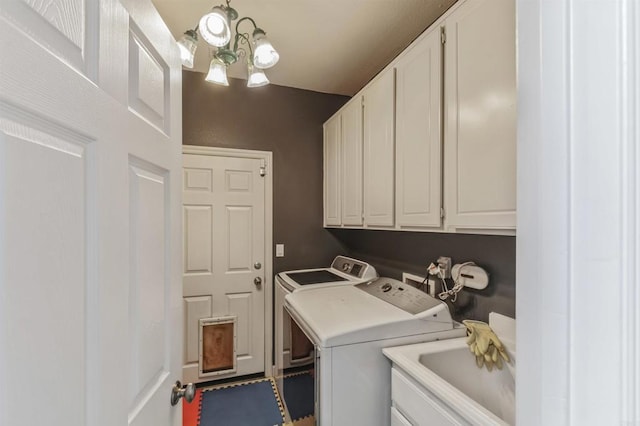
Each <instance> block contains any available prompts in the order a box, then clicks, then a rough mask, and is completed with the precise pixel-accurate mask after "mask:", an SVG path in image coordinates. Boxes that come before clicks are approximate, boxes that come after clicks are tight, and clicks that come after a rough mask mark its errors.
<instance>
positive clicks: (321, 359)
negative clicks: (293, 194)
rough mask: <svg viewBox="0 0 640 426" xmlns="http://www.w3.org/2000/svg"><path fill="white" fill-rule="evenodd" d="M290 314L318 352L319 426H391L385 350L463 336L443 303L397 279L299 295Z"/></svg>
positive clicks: (290, 300)
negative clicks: (390, 347) (383, 350)
mask: <svg viewBox="0 0 640 426" xmlns="http://www.w3.org/2000/svg"><path fill="white" fill-rule="evenodd" d="M285 309H286V310H287V311H288V312H289V314H290V315H291V317H292V319H293V320H294V321H295V322H296V323H297V324H298V326H299V327H300V328H301V329H302V331H303V332H304V333H305V334H306V335H307V337H308V338H309V339H310V340H311V342H312V343H313V345H314V353H315V357H314V358H315V359H314V362H315V365H314V369H315V371H314V380H315V395H314V398H315V401H314V402H315V418H316V424H317V425H320V426H345V425H349V426H358V425H362V426H376V425H379V426H387V425H389V424H390V407H391V365H390V362H389V360H388V359H387V358H385V356H384V355H383V354H382V348H385V347H389V346H399V345H405V344H407V345H408V344H412V343H418V342H428V341H433V340H440V339H450V338H455V337H461V336H464V335H465V329H464V326H462V325H461V324H458V323H456V322H455V321H453V320H452V318H451V315H450V312H449V308H448V307H447V305H446V304H445V303H444V302H442V301H439V300H436V299H434V298H432V297H430V296H429V295H428V294H426V293H424V292H422V291H420V290H418V289H416V288H414V287H411V286H410V285H408V284H405V283H402V282H400V281H397V280H394V279H391V278H379V279H377V280H373V281H370V282H368V283H362V284H358V285H355V286H340V287H325V288H312V289H309V290H306V289H304V290H300V291H296V292H294V293H291V294H289V295H287V296H286V297H285Z"/></svg>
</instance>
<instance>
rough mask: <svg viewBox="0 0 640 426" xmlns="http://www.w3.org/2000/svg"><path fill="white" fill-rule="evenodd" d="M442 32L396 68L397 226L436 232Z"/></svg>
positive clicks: (439, 191) (439, 187) (439, 190)
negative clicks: (425, 228)
mask: <svg viewBox="0 0 640 426" xmlns="http://www.w3.org/2000/svg"><path fill="white" fill-rule="evenodd" d="M441 85H442V43H441V41H440V28H435V29H434V30H432V32H431V34H429V35H428V36H427V37H425V38H424V39H422V40H421V41H420V42H419V43H418V44H416V45H415V46H414V47H412V48H411V49H410V50H409V51H407V52H406V53H405V54H404V56H403V57H402V58H401V59H400V60H399V61H398V63H397V64H396V179H397V181H396V214H397V218H396V222H397V224H398V226H399V227H439V226H440V223H441V220H440V208H441V206H442V115H441V109H442V86H441Z"/></svg>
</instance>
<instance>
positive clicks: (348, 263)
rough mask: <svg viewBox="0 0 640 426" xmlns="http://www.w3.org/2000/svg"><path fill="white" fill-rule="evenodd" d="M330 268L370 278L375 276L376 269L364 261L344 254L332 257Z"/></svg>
mask: <svg viewBox="0 0 640 426" xmlns="http://www.w3.org/2000/svg"><path fill="white" fill-rule="evenodd" d="M331 268H333V269H336V270H338V271H340V272H344V273H345V274H349V275H351V276H352V277H356V278H362V279H367V278H371V279H372V278H375V277H376V276H377V273H376V270H375V269H374V267H373V266H371V265H369V264H368V263H366V262H362V261H360V260H356V259H351V258H349V257H345V256H336V258H335V259H333V263H331Z"/></svg>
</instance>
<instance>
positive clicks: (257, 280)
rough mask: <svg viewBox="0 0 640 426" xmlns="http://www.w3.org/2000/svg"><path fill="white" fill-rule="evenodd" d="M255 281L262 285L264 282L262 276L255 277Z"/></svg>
mask: <svg viewBox="0 0 640 426" xmlns="http://www.w3.org/2000/svg"><path fill="white" fill-rule="evenodd" d="M253 283H254V284H255V285H261V284H262V278H260V277H255V278H254V279H253Z"/></svg>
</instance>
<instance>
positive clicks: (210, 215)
mask: <svg viewBox="0 0 640 426" xmlns="http://www.w3.org/2000/svg"><path fill="white" fill-rule="evenodd" d="M183 164H184V193H183V204H184V211H183V217H184V276H183V285H184V289H183V295H184V300H185V329H186V336H185V337H186V340H185V342H186V346H185V366H184V378H185V380H188V381H207V380H212V379H217V378H225V377H232V376H236V375H246V374H253V373H260V372H263V371H265V334H266V333H265V331H266V329H267V327H265V324H270V323H271V311H270V310H269V311H268V312H267V310H265V300H268V301H269V302H270V300H271V296H270V293H269V297H268V298H266V299H265V294H266V293H267V291H266V290H267V289H268V288H269V287H268V285H269V284H270V282H269V283H268V282H267V277H268V275H267V274H266V273H265V271H267V270H268V268H267V267H266V263H267V261H268V259H267V256H266V255H265V254H266V253H265V249H266V246H265V232H266V229H265V177H264V176H262V173H261V168H262V167H263V166H264V165H265V161H264V160H263V159H260V158H240V157H229V156H212V155H194V154H185V155H184V160H183ZM257 279H258V280H260V281H261V283H260V284H256V282H255V280H257ZM267 313H268V315H265V314H267ZM228 315H232V316H236V317H237V323H236V324H237V325H236V326H237V329H236V339H237V342H236V345H237V353H236V354H237V356H236V361H237V369H236V371H235V372H227V373H222V374H219V375H215V376H213V377H212V376H207V377H199V375H198V373H199V371H198V358H199V344H198V335H199V332H198V321H199V320H200V319H201V318H209V317H218V316H228ZM269 329H270V327H269ZM269 340H270V339H269ZM269 352H270V351H269Z"/></svg>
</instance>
